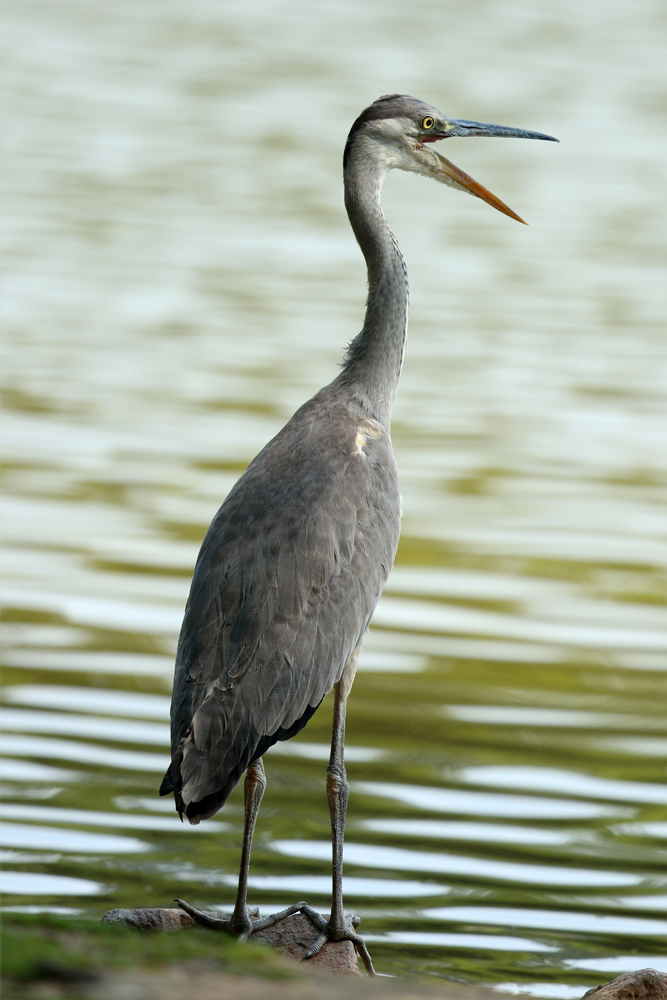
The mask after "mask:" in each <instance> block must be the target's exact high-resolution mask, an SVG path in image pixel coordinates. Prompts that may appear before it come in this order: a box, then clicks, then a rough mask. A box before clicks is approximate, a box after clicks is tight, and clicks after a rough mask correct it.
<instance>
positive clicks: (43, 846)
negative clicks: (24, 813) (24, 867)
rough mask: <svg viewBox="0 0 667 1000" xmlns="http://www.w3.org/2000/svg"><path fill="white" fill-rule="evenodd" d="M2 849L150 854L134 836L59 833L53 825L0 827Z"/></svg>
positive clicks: (72, 831) (148, 846)
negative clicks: (141, 852)
mask: <svg viewBox="0 0 667 1000" xmlns="http://www.w3.org/2000/svg"><path fill="white" fill-rule="evenodd" d="M0 844H2V846H3V847H22V848H24V849H25V848H35V849H36V850H38V851H43V850H47V851H54V850H55V851H67V852H69V853H75V852H79V851H81V852H84V853H85V854H136V853H137V852H138V851H149V850H150V849H151V845H150V844H145V843H143V842H142V841H141V840H135V839H134V837H116V836H112V835H111V834H108V833H86V832H84V831H83V830H60V829H58V828H57V827H55V826H28V825H27V824H26V823H6V822H3V824H2V827H0Z"/></svg>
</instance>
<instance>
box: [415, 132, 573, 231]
mask: <svg viewBox="0 0 667 1000" xmlns="http://www.w3.org/2000/svg"><path fill="white" fill-rule="evenodd" d="M443 132H444V134H440V135H437V138H438V139H445V138H447V139H448V138H449V137H450V136H474V135H479V136H506V137H508V138H513V139H545V140H546V141H547V142H558V139H554V137H553V136H552V135H543V134H542V133H541V132H528V131H527V130H526V129H522V128H510V127H508V126H506V125H490V124H488V123H487V122H469V121H464V120H462V119H456V118H450V119H448V120H447V124H446V126H445V129H444V130H443ZM434 139H436V136H434ZM434 152H435V151H434ZM435 155H436V156H437V158H438V160H439V161H440V163H439V165H440V169H441V171H442V174H443V175H444V176H442V177H440V178H439V179H440V180H442V181H444V183H445V184H450V185H451V186H452V187H457V188H460V189H461V190H463V191H467V192H468V193H469V194H473V195H475V197H476V198H481V199H482V201H485V202H486V203H487V205H491V207H492V208H495V209H497V210H498V211H499V212H502V213H503V215H509V217H510V219H516V221H517V222H521V223H523V225H524V226H527V225H528V223H527V222H525V221H524V220H523V219H522V218H521V216H519V215H517V214H516V212H513V211H512V209H511V208H508V206H507V205H505V204H504V202H502V201H501V200H500V198H496V196H495V194H491V192H490V191H487V189H486V188H485V187H482V185H481V184H478V183H477V181H476V180H474V179H473V178H472V177H471V176H470V175H469V174H466V173H465V171H463V170H461V169H459V167H457V166H456V165H455V164H453V163H452V162H451V160H447V159H445V157H444V156H440V154H439V153H435Z"/></svg>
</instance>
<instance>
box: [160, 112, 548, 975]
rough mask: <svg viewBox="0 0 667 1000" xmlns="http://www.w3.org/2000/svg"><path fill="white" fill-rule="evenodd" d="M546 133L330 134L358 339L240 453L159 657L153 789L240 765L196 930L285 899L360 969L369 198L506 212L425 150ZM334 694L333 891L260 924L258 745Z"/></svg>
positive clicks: (376, 566) (372, 600)
mask: <svg viewBox="0 0 667 1000" xmlns="http://www.w3.org/2000/svg"><path fill="white" fill-rule="evenodd" d="M475 135H477V136H515V137H517V138H523V139H549V140H552V141H557V140H554V139H553V138H552V136H548V135H541V134H540V133H538V132H526V131H524V130H523V129H515V128H505V127H503V126H500V125H488V124H484V123H481V122H471V121H462V120H457V119H454V118H449V117H447V115H443V114H441V112H439V111H437V110H436V109H435V108H433V107H431V106H430V105H428V104H424V103H422V102H421V101H418V100H416V99H415V98H413V97H407V96H405V95H400V94H390V95H387V96H385V97H380V98H379V99H378V100H377V101H375V102H374V103H373V104H371V105H370V107H368V108H366V110H365V111H363V112H362V114H361V115H359V117H358V118H357V120H356V121H355V123H354V125H353V126H352V129H351V130H350V134H349V136H348V139H347V144H346V146H345V155H344V158H343V168H344V176H345V207H346V209H347V213H348V216H349V219H350V223H351V225H352V229H353V230H354V234H355V236H356V238H357V241H358V243H359V245H360V247H361V250H362V252H363V254H364V257H365V258H366V264H367V267H368V302H367V305H366V317H365V320H364V325H363V328H362V330H361V333H359V335H358V336H357V337H355V339H354V340H353V341H352V343H351V344H350V346H349V348H348V350H347V354H346V356H345V361H344V364H343V366H342V371H341V372H340V373H339V374H338V376H337V377H336V378H335V379H334V380H333V382H331V383H330V384H329V385H327V386H326V387H325V388H324V389H321V390H320V391H319V392H318V393H317V394H316V395H315V396H313V398H312V399H310V400H309V401H308V402H307V403H304V405H303V406H302V407H301V408H300V409H299V410H297V412H296V413H295V414H294V416H293V417H292V418H291V420H289V422H288V423H287V424H286V425H285V427H283V429H282V430H281V431H280V432H279V433H278V434H277V435H276V437H274V438H273V440H272V441H270V442H269V444H267V445H266V447H265V448H264V449H263V450H262V451H261V452H260V453H259V455H258V456H257V457H256V458H255V459H254V460H253V462H251V464H250V465H249V466H248V468H247V470H246V471H245V473H244V474H243V475H242V476H241V478H240V479H239V480H238V482H237V483H236V485H235V486H234V488H233V489H232V490H231V492H230V493H229V496H228V497H227V499H226V500H225V502H224V503H223V505H222V507H221V508H220V510H219V511H218V513H217V514H216V516H215V517H214V519H213V522H212V524H211V526H210V528H209V529H208V532H207V534H206V537H205V539H204V542H203V544H202V547H201V551H200V553H199V558H198V560H197V565H196V567H195V572H194V577H193V580H192V587H191V590H190V597H189V599H188V603H187V607H186V609H185V618H184V621H183V627H182V629H181V634H180V639H179V643H178V653H177V657H176V671H175V677H174V692H173V698H172V703H171V750H172V762H171V765H170V767H169V770H168V771H167V774H166V775H165V778H164V780H163V782H162V786H161V788H160V793H161V794H163V795H164V794H167V793H169V792H173V793H174V796H175V799H176V808H177V810H178V812H179V814H180V815H181V818H182V817H183V815H185V816H186V817H187V819H188V820H189V821H190V823H199V822H200V820H202V819H207V818H208V817H210V816H212V815H213V814H214V813H216V812H217V811H218V809H220V807H221V806H222V805H223V804H224V802H225V801H226V799H227V797H228V796H229V794H230V792H231V791H232V789H233V788H234V786H235V785H236V783H237V782H238V780H239V778H240V776H241V775H242V774H243V772H244V771H246V772H247V773H246V779H245V826H244V835H243V849H242V854H241V868H240V874H239V883H238V893H237V897H236V905H235V907H234V911H233V914H232V916H231V917H223V916H221V917H219V918H210V917H208V916H207V915H206V914H204V913H201V912H200V911H198V910H195V909H194V908H193V907H191V906H189V905H188V904H187V903H184V902H183V901H182V900H179V901H178V902H179V905H180V906H182V907H183V908H184V909H185V910H187V912H188V913H190V914H191V915H192V916H193V917H194V918H195V919H196V920H198V921H199V922H201V923H205V924H206V925H208V926H219V927H224V928H226V929H227V930H229V931H231V933H233V934H235V935H237V936H238V937H241V938H245V937H247V936H248V935H249V934H250V933H251V932H252V931H253V930H256V929H258V928H261V927H266V926H269V925H271V924H273V923H276V922H277V921H279V920H282V919H283V918H285V917H286V916H288V915H290V914H292V913H295V912H297V911H301V912H302V913H305V914H306V915H307V916H308V917H309V918H310V919H311V920H312V921H313V923H314V924H315V925H316V927H317V928H318V929H319V931H320V936H319V938H318V940H317V942H316V943H315V944H314V945H313V947H312V948H311V949H310V951H309V952H308V954H307V956H306V957H312V956H313V955H315V954H317V952H318V951H319V949H320V948H321V947H322V945H323V944H324V943H325V941H327V940H333V941H340V940H344V939H346V940H350V941H352V942H353V943H354V945H355V947H356V949H357V951H358V952H359V954H360V956H361V958H362V959H363V961H364V964H365V966H366V968H367V970H368V972H369V974H371V975H373V974H374V973H373V965H372V963H371V959H370V956H369V954H368V950H367V948H366V945H365V944H364V942H363V939H362V938H361V937H359V935H358V934H357V932H356V928H357V926H358V923H359V920H358V919H357V918H355V917H346V916H345V914H344V911H343V883H342V870H343V832H344V825H345V811H346V806H347V798H348V784H347V779H346V775H345V766H344V762H343V744H344V737H345V707H346V702H347V697H348V694H349V692H350V688H351V686H352V681H353V679H354V674H355V670H356V666H357V660H358V657H359V650H360V647H361V642H362V639H363V636H364V633H365V632H366V629H367V628H368V625H369V622H370V620H371V616H372V614H373V611H374V610H375V606H376V604H377V601H378V598H379V596H380V593H381V591H382V588H383V586H384V584H385V582H386V580H387V577H388V576H389V571H390V569H391V567H392V565H393V562H394V557H395V555H396V548H397V545H398V535H399V523H400V496H399V491H398V475H397V470H396V462H395V459H394V454H393V451H392V447H391V439H390V434H389V425H390V414H391V407H392V403H393V399H394V393H395V391H396V386H397V384H398V379H399V375H400V372H401V364H402V361H403V347H404V342H405V334H406V327H407V313H408V279H407V272H406V268H405V262H404V260H403V257H402V256H401V251H400V249H399V247H398V243H397V242H396V239H395V237H394V234H393V233H392V232H391V230H390V229H389V226H388V225H387V222H386V220H385V217H384V214H383V212H382V207H381V205H380V191H381V188H382V183H383V181H384V178H385V176H386V174H387V172H388V171H389V170H391V169H394V168H398V169H400V170H409V171H412V172H414V173H418V174H424V175H426V176H427V177H432V178H433V179H434V180H437V181H441V182H442V183H444V184H448V185H449V186H450V187H455V188H459V189H461V190H463V191H468V192H469V193H471V194H474V195H476V196H477V197H478V198H482V199H483V200H484V201H486V202H487V203H488V204H489V205H492V206H493V207H494V208H497V209H498V210H499V211H501V212H504V213H505V215H509V216H510V217H511V218H513V219H517V220H518V221H519V222H522V221H523V220H522V219H520V218H519V216H518V215H515V213H514V212H512V210H511V209H509V208H508V207H507V206H506V205H504V204H503V203H502V202H501V201H499V200H498V199H497V198H496V197H495V196H494V195H492V194H491V193H490V192H489V191H487V190H486V189H485V188H483V187H482V186H481V185H480V184H478V183H477V182H476V181H474V180H473V179H472V177H469V176H468V175H467V174H465V173H464V172H463V171H462V170H459V169H458V167H455V166H454V164H453V163H450V162H449V160H446V159H444V158H443V157H442V156H439V155H438V153H436V152H435V151H434V150H433V149H431V148H430V146H429V144H430V143H433V142H435V141H437V140H440V139H450V138H452V137H453V136H475ZM332 688H334V689H335V696H334V709H333V737H332V741H331V756H330V759H329V766H328V768H327V797H328V801H329V810H330V814H331V835H332V854H333V879H332V883H333V900H332V906H331V914H330V916H329V919H328V920H325V919H324V917H322V916H321V914H319V913H317V912H316V911H314V910H312V909H311V908H310V907H308V906H307V905H306V904H305V903H295V904H294V905H293V906H290V907H288V908H287V909H285V910H282V911H281V912H280V913H276V914H273V915H271V916H269V917H265V918H264V919H261V920H260V919H251V916H250V914H249V912H248V908H247V905H246V896H247V887H248V868H249V863H250V849H251V845H252V836H253V831H254V827H255V821H256V818H257V813H258V811H259V805H260V802H261V799H262V795H263V792H264V788H265V786H266V779H265V776H264V768H263V765H262V759H261V758H262V754H263V753H264V752H265V751H266V750H268V749H269V747H271V746H272V745H273V744H274V743H276V742H277V741H278V740H287V739H290V737H292V736H295V735H296V734H297V733H298V732H299V731H300V730H301V729H302V728H303V727H304V726H305V725H306V723H307V722H308V720H309V719H310V718H311V716H312V715H313V713H314V712H315V711H316V709H317V707H318V706H319V705H320V703H321V701H322V699H323V698H324V696H325V695H326V694H327V693H328V692H329V691H331V689H332Z"/></svg>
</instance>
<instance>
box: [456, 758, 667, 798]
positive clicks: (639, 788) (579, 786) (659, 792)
mask: <svg viewBox="0 0 667 1000" xmlns="http://www.w3.org/2000/svg"><path fill="white" fill-rule="evenodd" d="M461 777H462V778H463V780H464V781H469V782H470V783H471V784H473V785H491V786H495V787H501V788H522V789H531V790H532V789H534V790H535V791H549V792H555V793H556V794H557V795H581V796H586V797H588V798H592V799H612V800H614V799H615V800H616V801H618V802H654V803H656V804H660V805H667V785H665V784H664V783H662V784H648V783H647V782H644V781H615V780H612V779H609V778H599V777H597V776H593V775H588V774H576V773H575V772H572V771H558V770H555V769H554V768H550V767H469V768H466V769H465V771H464V772H463V773H462V775H461Z"/></svg>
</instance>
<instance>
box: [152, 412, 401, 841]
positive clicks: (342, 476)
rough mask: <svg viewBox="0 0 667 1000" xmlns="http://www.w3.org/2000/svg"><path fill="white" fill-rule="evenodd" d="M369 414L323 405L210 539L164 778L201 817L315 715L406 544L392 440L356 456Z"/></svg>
mask: <svg viewBox="0 0 667 1000" xmlns="http://www.w3.org/2000/svg"><path fill="white" fill-rule="evenodd" d="M360 419H361V418H360V417H359V416H355V415H354V414H352V413H351V412H350V410H349V408H348V407H347V406H343V405H341V404H333V403H331V402H327V401H326V400H324V402H323V400H322V398H320V397H315V398H314V399H313V400H311V401H310V403H309V404H306V406H305V407H302V409H301V410H300V411H298V412H297V414H295V416H294V417H293V418H292V420H291V421H290V422H289V423H288V424H287V425H286V426H285V427H284V428H283V430H282V431H281V432H280V434H278V436H277V437H276V438H274V439H273V441H271V442H270V443H269V444H268V445H267V446H266V448H265V449H264V450H263V451H262V452H261V453H260V454H259V455H258V456H257V458H256V459H255V461H254V462H253V463H252V464H251V465H250V466H249V467H248V469H247V470H246V472H245V473H244V475H243V476H242V477H241V479H240V480H239V481H238V482H237V484H236V486H235V487H234V489H233V490H232V491H231V493H230V494H229V496H228V497H227V500H226V501H225V503H224V504H223V505H222V507H221V508H220V510H219V511H218V513H217V514H216V516H215V518H214V520H213V522H212V524H211V527H210V528H209V530H208V532H207V535H206V538H205V539H204V543H203V545H202V548H201V552H200V554H199V558H198V560H197V565H196V567H195V573H194V577H193V581H192V587H191V591H190V597H189V599H188V604H187V607H186V611H185V617H184V622H183V627H182V630H181V635H180V638H179V646H178V652H177V659H176V671H175V678H174V693H173V698H172V765H171V767H170V769H169V771H168V773H167V776H166V778H165V782H164V783H163V790H164V791H171V790H175V791H176V794H177V804H179V808H182V809H183V810H184V811H185V812H186V814H187V815H188V818H190V819H191V821H194V822H198V819H199V818H202V817H203V816H205V815H211V814H212V812H215V811H216V809H217V808H219V807H220V805H222V804H223V802H224V800H225V798H226V796H227V795H228V794H229V792H230V791H231V788H233V785H234V784H235V783H236V781H237V780H238V777H239V776H240V774H241V773H242V772H243V770H244V769H245V767H247V765H248V763H249V762H250V760H251V759H252V757H253V754H254V753H255V752H256V750H257V747H258V746H260V744H261V745H262V746H263V747H266V746H267V745H270V742H272V741H273V742H275V740H276V739H280V738H286V735H285V734H287V735H294V732H296V731H297V729H298V728H299V722H300V720H303V721H302V722H301V725H303V724H305V721H307V718H309V717H310V715H312V712H313V711H314V709H315V708H316V707H317V705H319V703H320V702H321V700H322V698H323V697H324V696H325V695H326V694H327V693H328V692H329V691H330V690H331V688H332V687H333V685H334V684H335V683H336V681H337V680H338V679H339V677H340V675H341V673H342V671H343V668H344V666H345V663H346V662H347V659H348V658H349V656H350V655H351V653H352V652H353V650H354V649H355V647H356V646H357V645H358V643H359V642H360V640H361V637H362V636H363V633H364V632H365V630H366V628H367V627H368V623H369V621H370V618H371V615H372V614H373V611H374V609H375V605H376V603H377V600H378V597H379V594H380V592H381V590H382V587H383V585H384V583H385V581H386V578H387V576H388V573H389V570H390V568H391V565H392V564H393V560H394V556H395V553H396V547H397V544H398V527H399V504H400V499H399V496H398V483H397V477H396V469H395V463H394V459H393V452H392V451H391V443H390V441H389V437H388V435H387V434H377V435H372V441H371V442H370V444H369V445H368V447H367V449H366V451H365V452H364V454H363V456H361V455H359V453H358V449H357V451H356V453H355V441H356V436H357V430H358V424H359V420H360ZM295 727H296V728H295ZM281 734H283V735H282V736H281ZM267 741H268V742H267ZM179 797H180V798H179Z"/></svg>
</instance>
